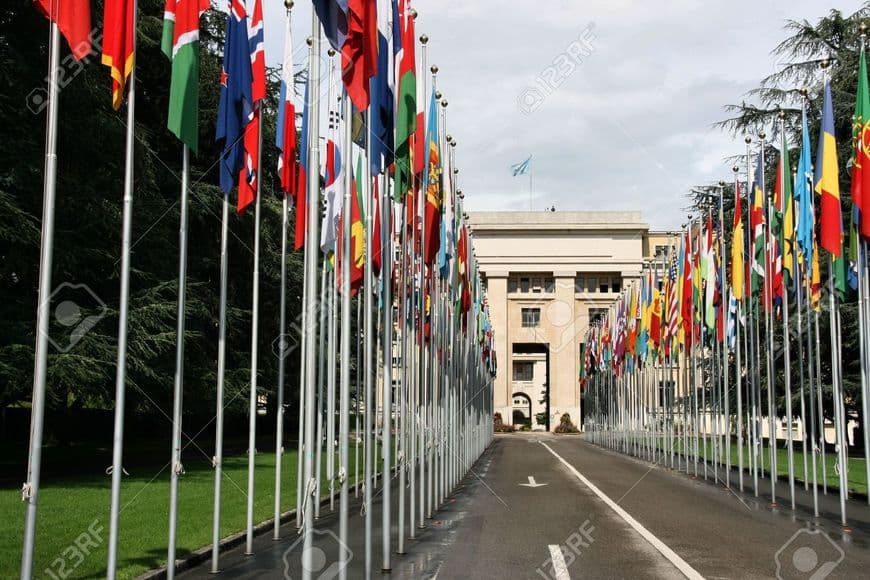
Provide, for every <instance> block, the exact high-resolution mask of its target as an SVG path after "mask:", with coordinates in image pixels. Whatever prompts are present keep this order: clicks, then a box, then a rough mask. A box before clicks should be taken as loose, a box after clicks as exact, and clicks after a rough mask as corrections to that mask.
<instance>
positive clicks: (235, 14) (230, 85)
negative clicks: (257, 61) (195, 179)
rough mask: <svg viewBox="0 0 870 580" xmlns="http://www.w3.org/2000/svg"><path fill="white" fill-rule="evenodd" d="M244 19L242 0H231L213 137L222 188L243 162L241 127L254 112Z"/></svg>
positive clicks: (230, 184)
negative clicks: (217, 154) (219, 153)
mask: <svg viewBox="0 0 870 580" xmlns="http://www.w3.org/2000/svg"><path fill="white" fill-rule="evenodd" d="M247 19H248V15H247V12H246V7H245V4H244V2H242V1H241V0H233V1H232V3H231V4H230V12H229V14H227V30H226V42H225V44H224V60H223V68H222V70H221V89H220V103H219V106H218V120H217V131H216V141H217V143H218V145H220V146H221V157H220V187H221V190H222V191H224V192H229V191H231V190H232V189H233V187H235V186H236V180H237V179H238V176H239V172H240V171H241V170H242V168H243V166H244V153H245V147H244V142H243V139H242V137H243V131H244V130H245V127H246V125H247V124H248V121H249V120H250V119H251V117H252V115H253V113H254V100H253V94H252V89H253V70H252V67H251V51H250V45H249V44H248V23H247Z"/></svg>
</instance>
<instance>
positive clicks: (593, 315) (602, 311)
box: [589, 308, 607, 324]
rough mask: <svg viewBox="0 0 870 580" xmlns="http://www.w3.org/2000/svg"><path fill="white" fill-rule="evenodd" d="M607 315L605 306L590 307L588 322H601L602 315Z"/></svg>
mask: <svg viewBox="0 0 870 580" xmlns="http://www.w3.org/2000/svg"><path fill="white" fill-rule="evenodd" d="M605 316H607V309H606V308H590V309H589V324H594V323H596V322H602V321H603V320H604V317H605Z"/></svg>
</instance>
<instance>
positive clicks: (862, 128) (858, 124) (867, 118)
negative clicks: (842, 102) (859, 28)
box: [851, 50, 870, 238]
mask: <svg viewBox="0 0 870 580" xmlns="http://www.w3.org/2000/svg"><path fill="white" fill-rule="evenodd" d="M853 122H854V125H853V129H852V138H853V139H854V156H853V158H852V189H851V194H852V204H853V206H854V208H855V209H854V212H855V215H854V220H855V223H856V224H857V226H858V231H859V232H860V233H861V235H862V236H864V237H865V238H870V157H868V149H870V91H868V89H867V58H866V56H865V53H864V51H863V50H862V51H861V60H860V63H859V65H858V91H857V94H856V97H855V117H854V121H853ZM865 169H866V171H865Z"/></svg>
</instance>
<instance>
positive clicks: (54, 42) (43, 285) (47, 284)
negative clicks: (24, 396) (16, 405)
mask: <svg viewBox="0 0 870 580" xmlns="http://www.w3.org/2000/svg"><path fill="white" fill-rule="evenodd" d="M48 52H49V56H48V111H47V116H46V126H45V172H44V176H43V179H44V183H43V190H42V243H41V244H40V251H39V302H38V306H37V310H36V346H35V351H34V370H33V402H32V406H31V413H30V449H29V450H28V455H27V480H26V481H25V483H24V486H23V487H22V491H21V498H22V499H23V500H24V501H25V502H26V503H27V509H26V512H25V519H24V540H23V542H22V544H23V549H22V554H21V578H22V579H29V578H31V577H32V576H33V551H34V548H35V545H36V515H37V511H38V503H39V502H38V500H39V483H40V481H39V479H40V472H41V467H42V433H43V427H44V426H45V387H46V379H47V371H48V332H49V329H48V322H49V315H50V313H51V294H52V287H51V268H52V259H53V256H54V200H55V193H56V183H57V126H58V121H57V95H58V92H59V85H58V82H59V79H58V76H59V71H60V30H59V28H58V26H57V22H55V21H52V23H51V33H50V36H49V44H48Z"/></svg>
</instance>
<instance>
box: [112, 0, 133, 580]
mask: <svg viewBox="0 0 870 580" xmlns="http://www.w3.org/2000/svg"><path fill="white" fill-rule="evenodd" d="M130 9H131V10H132V11H133V16H132V19H133V30H135V29H136V26H135V23H136V21H137V9H138V2H137V0H132V6H131V7H130ZM132 36H133V38H132V42H133V46H132V47H131V48H132V50H131V53H132V54H134V55H135V54H136V34H135V33H134V34H133V35H132ZM127 87H128V89H127V135H126V143H125V145H126V153H125V159H124V210H123V218H122V220H123V226H122V233H121V272H120V278H121V279H120V285H121V296H120V300H119V306H118V366H117V369H116V374H115V430H114V436H113V441H112V499H111V507H110V510H109V555H108V562H107V565H106V577H107V578H112V579H114V578H115V576H116V574H117V569H118V534H119V521H118V520H119V516H120V513H121V476H122V475H123V473H124V466H123V463H122V461H123V454H124V400H125V395H126V381H127V376H126V375H127V319H128V313H129V309H130V244H131V241H132V230H133V171H134V151H133V146H134V139H135V124H136V67H135V66H133V67H132V68H131V69H130V76H129V78H128V80H127Z"/></svg>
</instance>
